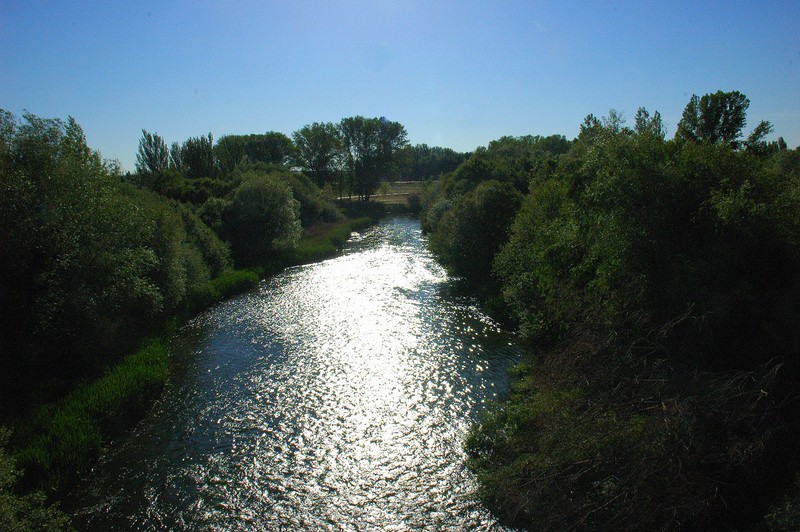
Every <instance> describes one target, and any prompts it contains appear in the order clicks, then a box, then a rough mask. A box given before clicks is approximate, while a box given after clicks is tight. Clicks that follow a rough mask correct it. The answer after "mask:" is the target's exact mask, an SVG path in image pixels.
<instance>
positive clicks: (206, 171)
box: [176, 133, 216, 179]
mask: <svg viewBox="0 0 800 532" xmlns="http://www.w3.org/2000/svg"><path fill="white" fill-rule="evenodd" d="M179 153H180V159H181V166H183V168H184V172H185V174H186V177H187V178H188V179H200V178H203V177H215V176H216V171H215V170H216V160H215V159H214V138H213V137H212V136H211V133H209V134H208V136H205V137H204V136H200V137H191V138H189V139H187V140H186V141H185V142H184V143H183V146H181V149H180V152H179ZM176 166H177V165H176Z"/></svg>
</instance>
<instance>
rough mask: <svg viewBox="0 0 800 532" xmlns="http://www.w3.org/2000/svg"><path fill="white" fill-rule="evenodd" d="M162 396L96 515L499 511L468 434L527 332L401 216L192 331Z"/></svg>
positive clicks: (138, 523)
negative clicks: (495, 314)
mask: <svg viewBox="0 0 800 532" xmlns="http://www.w3.org/2000/svg"><path fill="white" fill-rule="evenodd" d="M174 343H175V348H176V350H177V352H178V355H177V357H176V364H177V366H178V367H177V369H176V371H175V374H176V376H175V378H174V379H173V381H172V382H171V383H170V384H169V386H168V389H167V392H166V393H165V395H164V397H163V399H162V401H161V402H160V403H159V404H158V405H156V407H155V408H154V409H153V411H152V412H151V414H150V415H149V416H148V417H147V418H146V419H145V420H144V421H142V423H140V424H139V426H138V427H137V428H136V430H135V431H134V432H133V433H132V434H131V435H129V436H127V437H126V438H125V439H124V440H123V441H121V442H118V443H117V444H115V445H113V446H112V448H111V449H110V450H109V451H108V452H107V453H106V454H105V455H104V456H103V457H102V459H101V461H100V463H99V464H98V465H97V467H96V468H95V469H94V470H93V471H92V472H91V473H90V474H89V475H88V477H87V478H86V479H85V481H84V482H83V483H82V484H81V486H79V488H78V490H77V493H76V495H75V499H74V500H73V504H74V505H75V506H76V508H77V510H76V512H77V515H76V518H75V522H74V524H75V525H76V527H77V528H78V529H79V530H84V529H88V530H113V529H120V530H130V529H159V530H160V529H189V530H279V529H285V530H295V529H310V530H319V529H336V530H339V529H344V530H407V529H428V530H441V529H453V530H465V529H466V530H475V529H478V530H481V529H484V530H485V529H499V528H500V527H499V526H498V525H497V524H496V522H495V520H494V518H493V517H492V515H491V514H490V513H489V512H488V511H487V510H486V509H485V508H484V507H483V506H482V505H481V504H480V503H479V502H477V501H476V500H475V497H474V491H475V488H476V484H475V479H474V477H473V475H472V474H471V473H470V472H469V471H468V470H467V469H466V467H465V466H464V460H465V458H466V456H465V453H464V450H463V441H464V438H465V436H466V434H467V433H468V429H469V427H470V425H471V424H472V423H473V422H474V420H475V419H476V415H477V413H478V412H479V411H480V410H481V409H482V408H484V406H485V405H486V403H487V402H489V401H491V400H494V399H496V398H497V396H498V395H499V394H502V393H503V391H504V390H505V389H506V387H507V378H506V369H507V368H508V367H509V366H510V365H511V364H513V363H514V362H516V361H517V360H518V359H519V357H520V354H521V349H520V347H519V346H517V345H516V344H515V340H514V338H513V336H511V335H508V334H506V333H504V332H503V331H502V330H501V329H500V328H499V327H498V326H497V324H495V323H494V322H492V320H490V319H489V318H488V317H486V316H485V315H484V314H483V313H481V311H480V310H479V309H478V308H477V307H476V306H475V302H474V301H473V300H471V299H470V298H468V297H464V296H462V295H459V293H458V290H456V289H455V284H454V282H453V281H452V280H450V279H448V276H447V274H446V272H445V271H444V270H443V269H442V268H441V266H439V265H438V264H437V263H436V262H435V260H434V259H433V257H432V256H431V255H430V254H429V253H428V251H427V250H426V249H425V245H424V238H423V236H422V235H421V232H420V228H419V222H418V221H416V220H414V219H411V218H404V217H396V218H390V219H387V220H384V221H383V222H382V223H380V224H379V225H377V226H374V227H372V228H370V229H367V230H365V231H363V232H362V233H358V234H355V235H354V237H353V238H352V239H351V241H350V242H349V243H348V245H347V247H346V248H345V250H344V252H343V254H342V255H341V256H339V257H336V258H333V259H330V260H327V261H324V262H320V263H316V264H311V265H307V266H301V267H296V268H292V269H289V270H287V271H285V272H283V273H282V274H279V275H277V276H275V277H273V278H271V279H269V280H267V281H264V282H263V283H262V284H261V285H260V287H259V288H258V289H257V290H256V291H254V292H252V293H249V294H246V295H244V296H240V297H237V298H234V299H232V300H230V301H227V302H225V303H222V304H220V305H219V306H217V307H215V308H214V309H212V310H210V311H209V312H207V313H205V314H203V315H201V316H199V317H198V318H196V319H195V320H194V321H192V322H191V323H189V324H188V325H187V326H186V327H184V329H183V330H182V331H181V332H180V334H179V335H177V337H176V338H175V341H174Z"/></svg>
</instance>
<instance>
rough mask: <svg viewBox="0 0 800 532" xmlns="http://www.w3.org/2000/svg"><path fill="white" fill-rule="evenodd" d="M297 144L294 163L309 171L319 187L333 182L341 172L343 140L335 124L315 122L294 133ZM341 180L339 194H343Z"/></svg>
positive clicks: (295, 143) (293, 136)
mask: <svg viewBox="0 0 800 532" xmlns="http://www.w3.org/2000/svg"><path fill="white" fill-rule="evenodd" d="M292 138H293V139H294V145H295V148H296V150H295V153H294V163H295V164H296V165H297V166H299V167H300V168H302V169H303V170H304V171H306V172H308V174H309V176H310V177H311V178H312V179H313V180H314V182H315V183H316V184H317V186H319V187H324V186H325V185H328V184H331V185H332V184H333V181H334V177H335V176H336V175H337V174H338V173H339V172H338V171H339V168H340V163H341V161H340V160H341V155H342V140H341V138H340V136H339V129H338V128H337V127H336V125H335V124H333V123H330V122H327V123H320V122H314V123H313V124H310V125H306V126H303V127H302V128H301V129H299V130H297V131H295V132H294V133H293V134H292ZM341 192H342V190H341V182H339V195H341Z"/></svg>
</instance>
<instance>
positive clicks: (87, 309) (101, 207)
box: [0, 113, 231, 415]
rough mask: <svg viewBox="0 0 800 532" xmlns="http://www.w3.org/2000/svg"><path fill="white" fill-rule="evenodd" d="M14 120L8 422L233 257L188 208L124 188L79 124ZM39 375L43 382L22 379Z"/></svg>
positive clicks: (4, 330)
mask: <svg viewBox="0 0 800 532" xmlns="http://www.w3.org/2000/svg"><path fill="white" fill-rule="evenodd" d="M2 117H3V120H4V122H3V130H4V131H5V133H4V140H3V151H2V155H1V156H0V159H1V160H2V162H0V172H2V179H0V191H1V192H2V194H1V195H2V197H0V273H1V274H2V275H0V304H2V306H3V308H5V309H9V311H8V312H6V313H4V314H3V319H2V322H0V342H1V343H2V344H3V345H4V347H5V349H3V351H2V353H1V354H0V357H2V363H3V365H4V371H3V372H2V376H1V377H0V394H2V398H3V401H2V403H0V404H2V406H3V408H4V409H9V411H8V412H6V411H4V412H3V413H2V414H3V415H8V414H10V413H21V412H24V410H25V408H27V405H28V402H29V401H41V400H46V399H47V398H48V397H51V396H54V395H57V394H58V393H59V391H60V390H62V389H64V388H68V387H69V385H70V383H74V381H75V380H79V379H82V378H84V377H86V376H87V375H92V374H93V373H94V372H96V371H97V370H96V369H95V368H96V367H97V366H98V365H102V364H104V363H106V361H108V360H111V359H113V357H114V356H116V355H117V354H118V353H120V352H124V351H126V350H128V349H130V347H129V346H130V343H131V342H134V341H136V339H137V338H138V337H139V335H140V334H142V331H146V330H148V329H149V328H150V327H154V326H155V325H156V324H157V323H159V322H160V321H161V320H162V319H163V318H164V317H165V316H167V315H169V314H170V313H171V312H172V311H174V310H175V309H177V308H179V307H181V306H182V304H183V302H184V300H185V298H186V296H187V294H188V293H189V292H190V291H191V290H192V288H193V287H194V286H195V285H202V284H203V283H206V282H207V281H208V280H209V278H210V277H211V276H212V275H218V274H219V273H221V272H222V271H224V270H225V269H227V268H229V267H230V265H231V259H230V251H229V250H228V249H227V246H226V245H225V244H224V243H222V242H221V241H220V240H219V238H218V237H217V236H216V235H215V234H214V233H213V232H212V231H211V230H209V229H208V228H207V227H206V226H205V225H204V224H203V223H202V222H201V221H200V219H199V218H197V216H195V215H194V214H192V213H191V211H189V210H188V209H187V208H186V207H183V206H181V205H179V204H177V203H175V202H170V201H168V200H166V199H165V198H164V197H163V196H161V195H159V194H156V193H154V192H152V191H149V190H145V189H139V188H136V187H134V186H132V185H131V184H126V183H123V182H121V181H120V178H119V177H118V175H116V174H115V173H114V172H113V168H110V167H107V166H106V165H104V164H103V162H102V161H101V159H100V156H99V154H97V153H96V152H93V151H92V150H91V149H89V147H88V146H87V145H86V141H85V138H84V136H83V132H82V131H81V129H80V127H79V126H78V125H77V123H76V122H75V121H74V120H72V119H69V120H68V121H67V122H62V121H60V120H57V119H42V118H39V117H36V116H33V115H25V116H24V117H23V120H22V121H21V122H18V121H17V120H16V119H15V118H14V117H13V116H12V115H11V114H10V113H3V114H2ZM21 353H25V356H21ZM31 373H35V374H37V375H39V378H38V379H36V380H35V381H33V382H29V381H28V380H27V379H23V378H20V376H21V375H26V374H31ZM42 393H43V394H44V395H41V394H42ZM37 397H38V399H34V398H37Z"/></svg>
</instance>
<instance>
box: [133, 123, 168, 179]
mask: <svg viewBox="0 0 800 532" xmlns="http://www.w3.org/2000/svg"><path fill="white" fill-rule="evenodd" d="M168 167H169V148H167V143H166V142H165V141H164V139H163V138H162V137H161V136H159V135H158V134H157V133H149V132H148V131H146V130H144V129H143V130H142V138H141V139H139V151H138V152H137V153H136V171H137V172H139V173H140V174H146V175H159V174H163V173H164V172H166V171H167V168H168Z"/></svg>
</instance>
